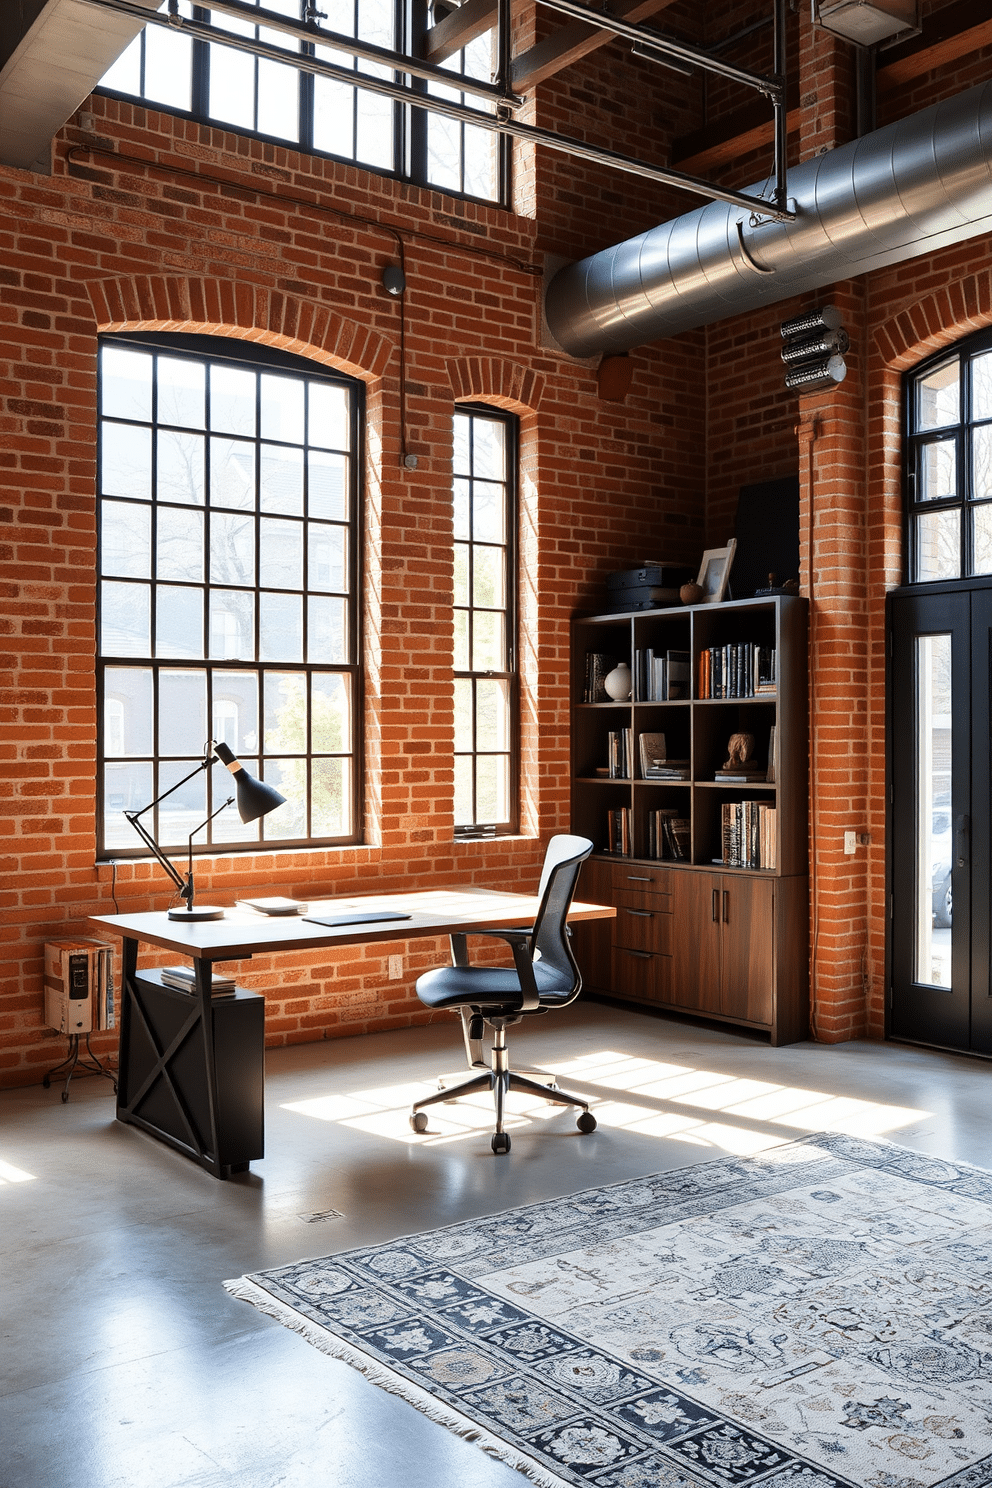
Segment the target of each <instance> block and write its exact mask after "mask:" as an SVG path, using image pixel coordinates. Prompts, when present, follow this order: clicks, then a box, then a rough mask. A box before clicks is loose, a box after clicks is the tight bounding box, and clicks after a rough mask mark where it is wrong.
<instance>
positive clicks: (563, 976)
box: [533, 834, 593, 1006]
mask: <svg viewBox="0 0 992 1488" xmlns="http://www.w3.org/2000/svg"><path fill="white" fill-rule="evenodd" d="M592 848H593V845H592V843H591V842H590V841H589V839H588V837H571V836H568V835H566V834H562V835H561V836H559V837H552V839H551V841H550V842H549V843H548V850H547V853H546V855H545V859H544V868H543V870H542V873H541V883H540V887H539V889H538V893H539V894H540V898H541V906H540V908H539V909H538V911H537V916H536V918H535V920H534V939H533V946H534V950H535V951H536V952H539V953H540V961H539V965H540V966H541V967H542V969H545V970H547V971H553V972H555V973H557V975H556V976H555V977H554V978H551V977H548V978H547V980H545V978H543V977H542V978H540V979H539V984H540V982H545V985H544V986H543V987H542V988H541V1001H542V1003H543V1002H548V1003H554V1004H555V1005H556V1006H561V1005H562V1004H563V1003H565V1002H571V1001H572V999H573V998H575V997H577V996H578V995H579V992H580V991H581V988H582V977H581V975H580V973H579V968H578V967H577V966H576V964H575V958H574V956H573V955H572V950H571V946H570V945H569V943H568V940H569V938H568V932H567V929H566V924H565V921H566V916H567V915H568V911H569V907H570V905H571V903H572V899H573V897H574V895H575V885H576V883H577V882H578V877H579V869H580V868H581V867H582V864H583V863H584V862H585V860H586V858H587V857H588V856H589V854H590V853H591V852H592ZM566 983H568V984H570V985H568V986H567V987H566V985H565V984H566Z"/></svg>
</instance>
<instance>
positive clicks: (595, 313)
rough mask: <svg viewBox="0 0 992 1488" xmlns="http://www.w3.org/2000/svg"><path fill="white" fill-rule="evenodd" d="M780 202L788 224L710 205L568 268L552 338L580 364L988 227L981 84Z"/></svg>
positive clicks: (559, 281)
mask: <svg viewBox="0 0 992 1488" xmlns="http://www.w3.org/2000/svg"><path fill="white" fill-rule="evenodd" d="M753 189H756V188H752V190H753ZM789 200H790V204H792V205H794V206H795V216H794V220H793V221H791V222H786V223H782V222H773V221H770V220H765V221H764V222H760V223H759V222H750V221H748V220H745V219H743V218H742V217H741V214H740V213H739V212H738V211H736V210H734V209H733V208H732V207H727V206H724V205H721V204H719V203H716V202H711V203H709V204H708V205H707V206H704V207H699V208H697V209H696V210H695V211H693V212H688V213H686V214H685V216H682V217H677V218H675V219H674V221H671V222H666V223H663V224H662V226H660V227H656V228H652V229H651V230H650V231H649V232H646V233H641V234H640V235H639V236H638V237H636V238H631V239H629V240H628V241H627V242H624V243H620V244H618V245H617V246H616V247H613V248H608V249H605V250H604V251H603V252H601V253H595V254H593V255H592V256H591V257H590V258H585V259H582V260H581V261H580V262H579V263H574V264H571V265H569V266H568V267H567V268H565V269H562V270H561V272H560V273H559V274H557V275H556V276H555V277H554V279H553V280H552V282H551V284H550V285H549V287H548V292H547V297H546V305H545V309H546V315H547V323H548V328H549V329H550V331H551V334H552V335H553V336H554V337H555V339H556V340H557V341H558V343H559V345H560V346H562V347H563V348H564V350H565V351H568V352H570V353H571V354H572V355H573V356H577V357H587V356H594V355H601V354H603V353H610V352H624V351H629V350H630V349H631V348H632V347H634V346H641V345H643V344H644V343H645V342H647V341H655V340H657V339H658V338H659V337H662V336H675V335H677V334H678V333H679V332H680V331H686V330H691V329H694V328H696V327H698V326H704V325H709V324H711V323H712V322H713V321H717V320H722V319H724V318H725V317H727V316H731V315H741V314H744V313H745V312H747V311H750V310H755V309H759V308H761V307H763V306H765V305H773V304H776V303H778V302H779V301H781V300H785V299H788V298H790V297H791V296H793V295H798V294H808V293H809V292H810V291H811V290H814V289H818V288H821V287H822V286H824V285H828V284H834V283H836V282H837V281H838V280H840V279H850V278H853V277H856V276H857V275H860V274H866V273H869V272H870V271H872V270H873V269H878V268H882V267H884V266H886V265H888V264H894V263H902V262H904V261H905V260H906V259H911V258H915V257H917V256H918V255H920V254H923V253H931V252H933V251H935V250H936V249H939V248H943V247H945V246H946V245H948V244H952V243H959V242H962V241H964V240H965V239H967V238H971V237H975V236H976V235H978V234H980V233H983V232H990V231H992V82H985V83H979V84H978V85H977V86H976V87H974V88H970V89H969V90H968V91H967V92H965V93H960V94H958V96H957V97H955V98H949V99H946V100H944V102H942V103H937V104H933V105H931V107H930V108H927V109H923V110H922V111H921V112H920V113H918V114H912V115H910V117H909V118H906V119H900V120H899V121H898V122H897V123H895V124H889V125H887V126H886V127H885V128H884V129H877V130H875V131H874V132H873V133H872V134H868V135H865V137H864V138H863V139H859V140H852V141H851V142H850V143H849V144H846V145H842V146H841V147H840V148H839V149H837V150H831V151H829V152H828V153H827V154H825V155H818V156H815V157H814V158H813V159H811V160H807V161H805V162H804V163H803V164H802V165H799V166H797V167H795V169H793V170H791V171H790V172H789ZM756 271H757V272H756Z"/></svg>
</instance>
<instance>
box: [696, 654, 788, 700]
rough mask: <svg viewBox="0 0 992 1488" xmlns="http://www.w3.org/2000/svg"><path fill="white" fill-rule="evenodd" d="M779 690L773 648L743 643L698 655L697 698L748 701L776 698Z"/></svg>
mask: <svg viewBox="0 0 992 1488" xmlns="http://www.w3.org/2000/svg"><path fill="white" fill-rule="evenodd" d="M777 688H778V674H777V658H776V652H775V648H774V647H773V646H756V645H755V644H754V643H753V642H751V641H743V642H741V643H740V644H738V645H733V646H710V647H708V648H707V649H706V650H705V651H700V653H699V677H698V687H697V692H698V696H699V697H701V698H746V697H762V696H764V695H770V694H774V693H775V691H776V690H777Z"/></svg>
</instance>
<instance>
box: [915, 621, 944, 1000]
mask: <svg viewBox="0 0 992 1488" xmlns="http://www.w3.org/2000/svg"><path fill="white" fill-rule="evenodd" d="M915 649H916V659H915V671H916V740H915V747H916V771H915V774H916V885H915V900H916V936H915V941H916V965H915V970H914V981H916V982H923V983H926V984H927V985H929V986H933V987H949V986H950V985H951V918H952V886H951V728H952V710H951V637H950V636H949V635H946V634H945V635H928V636H917V637H916V638H915Z"/></svg>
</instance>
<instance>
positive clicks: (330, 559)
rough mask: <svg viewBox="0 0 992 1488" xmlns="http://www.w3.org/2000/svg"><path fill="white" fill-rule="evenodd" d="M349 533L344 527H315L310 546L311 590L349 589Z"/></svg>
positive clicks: (309, 576) (309, 581)
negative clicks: (347, 544) (347, 538)
mask: <svg viewBox="0 0 992 1488" xmlns="http://www.w3.org/2000/svg"><path fill="white" fill-rule="evenodd" d="M346 537H347V533H346V532H345V529H344V528H343V527H323V526H316V525H315V526H313V527H311V528H310V541H309V544H308V564H309V574H308V583H309V586H310V588H311V589H333V590H336V591H337V592H338V593H339V594H341V593H346V592H347V589H348V572H347V548H346V546H345V542H346Z"/></svg>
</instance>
